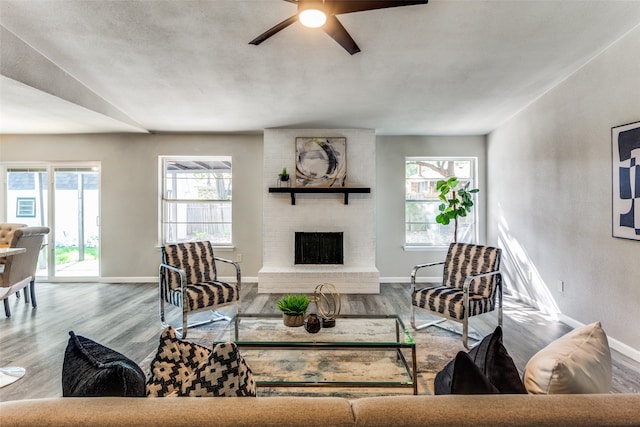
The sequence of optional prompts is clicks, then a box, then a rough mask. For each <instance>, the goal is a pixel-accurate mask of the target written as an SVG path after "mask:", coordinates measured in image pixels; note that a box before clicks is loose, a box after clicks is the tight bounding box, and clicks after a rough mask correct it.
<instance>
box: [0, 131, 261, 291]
mask: <svg viewBox="0 0 640 427" xmlns="http://www.w3.org/2000/svg"><path fill="white" fill-rule="evenodd" d="M0 147H1V148H2V150H1V151H0V154H1V156H0V162H29V161H32V162H33V161H48V162H55V161H74V160H77V161H80V160H82V161H100V162H101V173H102V178H101V185H102V188H101V225H102V229H101V275H102V277H103V278H105V280H109V278H149V277H155V276H157V271H158V264H159V261H160V252H159V249H158V248H157V245H158V156H160V155H202V156H215V155H230V156H232V157H233V243H234V245H235V250H234V251H233V252H218V253H217V255H219V256H222V257H225V258H231V259H234V260H235V259H236V255H237V254H238V253H240V254H242V262H241V263H240V265H241V268H242V271H243V276H249V277H250V276H253V279H254V280H255V278H256V277H257V272H258V269H259V268H260V266H261V265H262V231H261V225H262V216H261V210H262V206H261V201H262V136H261V135H255V136H249V135H203V134H199V135H171V134H163V135H118V134H102V135H93V134H92V135H20V136H10V135H2V136H0ZM219 274H220V275H221V276H224V277H235V273H233V271H231V270H230V269H229V268H228V267H227V266H221V268H220V273H219Z"/></svg>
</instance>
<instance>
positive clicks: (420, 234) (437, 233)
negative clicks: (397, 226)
mask: <svg viewBox="0 0 640 427" xmlns="http://www.w3.org/2000/svg"><path fill="white" fill-rule="evenodd" d="M475 163H476V161H475V159H474V158H444V157H407V158H406V159H405V245H406V246H448V245H449V244H450V243H451V242H453V228H454V227H453V224H450V225H447V226H444V225H441V224H438V223H437V222H436V216H437V215H438V213H439V210H438V206H440V203H442V202H441V201H440V199H438V192H437V191H436V183H437V182H438V181H439V180H441V179H445V178H449V177H451V176H457V177H458V179H459V180H460V183H461V185H463V186H464V185H466V184H467V183H469V188H476V187H475V184H476V167H475ZM477 234H478V233H477V224H476V212H475V205H474V209H473V210H472V211H471V212H470V213H469V214H468V215H467V216H466V217H463V218H460V219H459V220H458V241H459V242H469V243H474V242H476V241H477Z"/></svg>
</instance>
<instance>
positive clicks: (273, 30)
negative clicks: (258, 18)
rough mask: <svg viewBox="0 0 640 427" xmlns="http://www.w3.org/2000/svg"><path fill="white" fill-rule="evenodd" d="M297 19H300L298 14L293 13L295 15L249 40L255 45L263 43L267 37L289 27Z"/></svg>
mask: <svg viewBox="0 0 640 427" xmlns="http://www.w3.org/2000/svg"><path fill="white" fill-rule="evenodd" d="M297 20H298V15H293V16H291V17H289V18H287V19H285V20H284V21H282V22H281V23H279V24H278V25H276V26H274V27H272V28H269V29H268V30H267V31H265V32H264V33H262V34H260V35H259V36H258V37H256V38H255V39H253V40H251V41H250V42H249V44H254V45H256V46H257V45H259V44H260V43H262V42H263V41H265V40H266V39H268V38H269V37H271V36H272V35H274V34H276V33H277V32H279V31H281V30H284V29H285V28H287V27H288V26H289V25H291V24H293V23H294V22H296V21H297Z"/></svg>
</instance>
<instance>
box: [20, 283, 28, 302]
mask: <svg viewBox="0 0 640 427" xmlns="http://www.w3.org/2000/svg"><path fill="white" fill-rule="evenodd" d="M22 292H24V303H25V304H29V291H28V290H27V287H26V286H25V287H24V288H23V289H22ZM18 295H20V292H18Z"/></svg>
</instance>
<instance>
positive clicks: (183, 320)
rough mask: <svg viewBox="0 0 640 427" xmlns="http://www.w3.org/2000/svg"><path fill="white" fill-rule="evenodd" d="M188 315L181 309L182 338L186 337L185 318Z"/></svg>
mask: <svg viewBox="0 0 640 427" xmlns="http://www.w3.org/2000/svg"><path fill="white" fill-rule="evenodd" d="M188 317H189V316H187V312H186V311H184V310H183V311H182V338H186V337H187V318H188Z"/></svg>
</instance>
